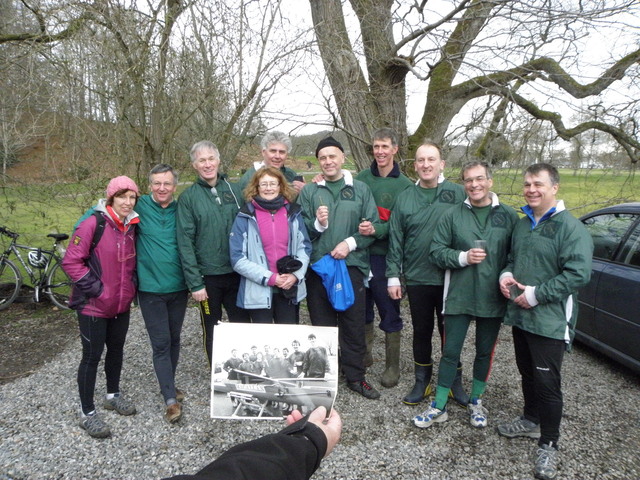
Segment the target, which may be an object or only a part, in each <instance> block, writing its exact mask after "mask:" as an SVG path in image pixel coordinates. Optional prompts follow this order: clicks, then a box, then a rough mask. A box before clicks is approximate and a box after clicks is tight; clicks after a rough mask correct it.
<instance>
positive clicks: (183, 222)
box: [176, 175, 243, 292]
mask: <svg viewBox="0 0 640 480" xmlns="http://www.w3.org/2000/svg"><path fill="white" fill-rule="evenodd" d="M215 189H216V191H215V194H214V192H213V191H212V189H211V187H210V186H209V185H208V184H207V182H205V181H204V180H202V179H200V178H199V179H198V180H197V181H196V182H195V183H194V184H193V185H191V186H190V187H189V188H187V189H186V190H185V191H184V192H183V193H182V194H181V195H180V201H179V202H178V211H177V222H176V225H177V237H178V248H179V250H180V260H181V261H182V269H183V272H184V278H185V280H186V282H187V287H188V288H189V290H190V291H192V292H194V291H198V290H202V289H203V288H204V280H203V278H202V277H203V276H204V275H222V274H225V273H231V272H233V268H231V260H230V257H229V232H231V226H232V225H233V221H234V220H235V218H236V215H237V214H238V210H239V209H240V206H241V205H243V200H242V195H241V194H240V189H239V188H238V185H237V184H235V183H230V182H229V181H228V180H227V179H226V177H225V176H223V175H220V176H218V183H217V184H216V187H215Z"/></svg>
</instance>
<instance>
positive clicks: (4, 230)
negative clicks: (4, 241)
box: [0, 227, 20, 239]
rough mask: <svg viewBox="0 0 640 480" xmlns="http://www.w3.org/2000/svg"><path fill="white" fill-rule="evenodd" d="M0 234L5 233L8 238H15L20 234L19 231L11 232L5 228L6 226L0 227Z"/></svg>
mask: <svg viewBox="0 0 640 480" xmlns="http://www.w3.org/2000/svg"><path fill="white" fill-rule="evenodd" d="M0 234H2V235H6V236H7V237H9V238H13V239H16V238H18V237H19V236H20V234H19V233H15V232H12V231H11V230H7V228H6V227H0Z"/></svg>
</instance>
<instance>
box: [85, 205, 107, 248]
mask: <svg viewBox="0 0 640 480" xmlns="http://www.w3.org/2000/svg"><path fill="white" fill-rule="evenodd" d="M93 216H94V217H96V229H95V230H94V231H93V238H92V239H91V247H89V252H93V250H94V249H95V248H96V245H98V243H99V242H100V239H101V238H102V234H103V233H104V226H105V225H106V223H107V221H106V220H105V219H104V217H103V216H102V214H101V213H100V212H95V211H94V212H93Z"/></svg>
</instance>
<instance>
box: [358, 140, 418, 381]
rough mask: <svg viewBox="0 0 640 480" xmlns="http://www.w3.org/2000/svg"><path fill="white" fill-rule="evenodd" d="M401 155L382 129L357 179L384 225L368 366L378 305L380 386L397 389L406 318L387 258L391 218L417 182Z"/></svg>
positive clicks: (369, 292)
mask: <svg viewBox="0 0 640 480" xmlns="http://www.w3.org/2000/svg"><path fill="white" fill-rule="evenodd" d="M397 153H398V135H397V134H396V132H395V131H393V130H392V129H390V128H381V129H379V130H376V131H375V132H374V134H373V158H374V160H373V162H372V163H371V167H370V168H367V169H365V170H362V171H361V172H360V173H358V175H357V176H356V180H360V181H361V182H363V183H366V184H367V185H368V186H369V188H370V189H371V193H372V194H373V199H374V200H375V201H376V206H377V207H378V215H379V216H380V224H379V225H378V226H377V228H376V234H375V237H376V241H375V242H373V244H372V245H371V246H370V247H369V262H370V264H371V275H372V277H371V278H370V279H369V287H368V288H367V289H366V313H367V316H366V324H365V338H366V340H367V354H366V356H365V366H367V367H368V366H370V365H371V364H372V363H373V359H372V357H371V348H372V347H373V339H374V325H373V321H374V319H375V311H374V308H373V306H374V303H375V305H376V306H377V307H378V314H379V315H380V329H381V330H382V331H383V332H385V370H384V373H383V374H382V379H381V381H380V383H381V384H382V386H383V387H387V388H390V387H395V386H396V385H397V384H398V380H399V378H400V335H401V333H400V332H401V331H402V318H400V300H399V299H397V298H391V297H389V293H388V292H387V277H386V275H385V271H386V269H387V262H386V255H387V250H388V248H389V242H388V240H387V237H388V232H389V219H390V218H391V212H392V210H393V206H394V204H395V202H396V199H397V198H398V197H399V196H400V195H401V193H402V192H403V191H404V190H406V189H407V188H409V187H411V186H412V185H413V182H412V181H411V180H409V179H408V178H407V177H406V176H404V175H403V174H402V172H400V166H399V165H398V163H397V162H396V161H395V155H396V154H397Z"/></svg>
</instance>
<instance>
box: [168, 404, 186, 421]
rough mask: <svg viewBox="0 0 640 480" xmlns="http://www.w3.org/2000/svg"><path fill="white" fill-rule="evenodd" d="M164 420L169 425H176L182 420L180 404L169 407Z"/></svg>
mask: <svg viewBox="0 0 640 480" xmlns="http://www.w3.org/2000/svg"><path fill="white" fill-rule="evenodd" d="M164 418H165V420H166V421H167V422H169V423H176V422H177V421H178V420H180V419H181V418H182V405H180V404H179V403H172V404H171V405H169V406H168V407H167V409H166V410H165V412H164Z"/></svg>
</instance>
